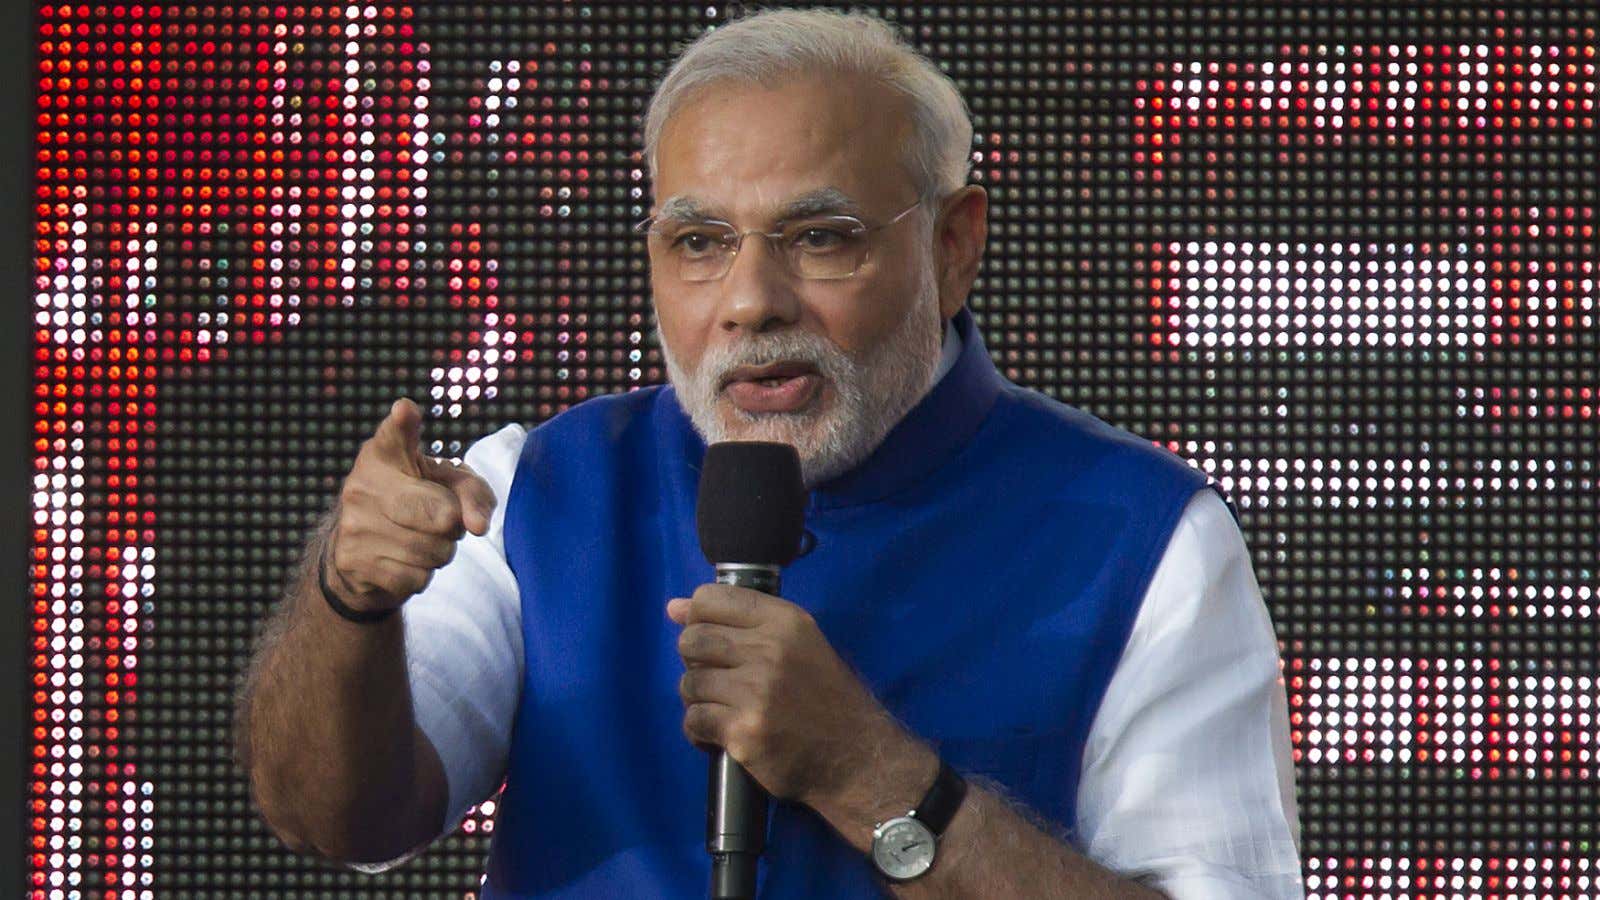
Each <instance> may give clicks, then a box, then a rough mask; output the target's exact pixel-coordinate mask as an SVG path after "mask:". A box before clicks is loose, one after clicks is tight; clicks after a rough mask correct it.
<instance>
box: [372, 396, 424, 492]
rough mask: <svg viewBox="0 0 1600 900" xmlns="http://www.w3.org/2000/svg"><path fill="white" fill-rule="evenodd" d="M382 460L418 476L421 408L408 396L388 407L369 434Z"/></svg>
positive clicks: (420, 446)
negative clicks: (374, 431)
mask: <svg viewBox="0 0 1600 900" xmlns="http://www.w3.org/2000/svg"><path fill="white" fill-rule="evenodd" d="M372 444H373V447H374V449H376V450H377V451H378V453H379V454H380V455H381V456H382V457H383V459H384V460H385V461H386V462H388V463H390V464H391V465H394V466H395V467H397V468H399V469H400V470H401V471H402V472H405V473H406V474H407V475H410V476H411V477H413V478H421V477H422V470H423V465H422V410H421V409H420V408H419V407H418V406H417V404H415V403H413V402H412V401H411V398H409V397H401V398H399V399H397V400H395V401H394V403H393V404H391V405H390V406H389V415H388V416H386V417H384V420H383V421H382V422H381V423H379V424H378V431H377V433H376V434H374V435H373V436H372Z"/></svg>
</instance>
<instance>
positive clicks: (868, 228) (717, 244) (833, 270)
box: [633, 200, 922, 281]
mask: <svg viewBox="0 0 1600 900" xmlns="http://www.w3.org/2000/svg"><path fill="white" fill-rule="evenodd" d="M921 205H922V201H921V200H918V201H917V202H916V203H913V204H911V205H910V206H908V207H906V208H905V210H904V211H902V212H901V213H900V214H899V215H897V216H895V217H894V218H892V219H890V220H889V221H887V222H884V223H882V224H880V225H867V224H865V223H863V222H862V221H861V220H860V219H858V218H856V217H855V216H808V217H806V218H803V219H796V220H794V221H792V222H786V223H785V224H784V226H783V227H782V228H781V229H779V230H777V231H762V230H761V229H759V228H752V229H748V230H745V231H738V230H736V229H734V227H733V226H732V225H731V224H729V223H727V222H723V221H719V220H716V219H707V220H703V221H695V222H678V221H671V220H669V221H666V222H660V221H658V220H657V217H656V216H651V217H650V218H648V219H645V220H644V221H642V222H640V223H638V224H637V225H635V226H633V230H634V231H635V232H636V233H641V234H645V235H647V236H648V240H649V246H650V253H651V255H652V256H653V257H654V258H655V260H656V264H657V265H659V266H662V267H664V268H665V269H666V274H667V275H669V276H671V277H673V278H676V279H678V280H679V281H716V280H718V279H720V278H722V276H724V275H726V274H728V271H729V270H730V269H732V268H733V258H734V257H735V256H737V255H739V248H740V247H741V246H743V244H744V239H745V238H746V237H747V236H749V235H752V234H759V235H761V236H762V237H764V238H766V239H768V240H769V241H773V242H774V244H775V246H776V247H777V248H778V250H779V251H780V252H779V254H778V257H779V258H780V259H781V260H782V261H783V263H784V265H785V266H787V267H788V270H789V272H790V273H791V274H793V275H796V276H798V277H800V278H804V279H808V280H820V281H828V280H834V279H839V278H849V277H850V276H852V275H854V274H856V273H857V272H859V271H860V270H861V267H862V266H863V265H865V264H866V262H867V257H868V251H869V250H870V249H871V242H870V241H869V240H868V236H869V235H870V234H872V233H873V232H875V231H878V230H880V229H884V228H888V227H889V226H890V225H893V224H895V223H896V222H898V221H900V220H901V219H904V218H905V217H906V216H908V215H910V214H911V211H912V210H914V209H916V208H917V207H918V206H921Z"/></svg>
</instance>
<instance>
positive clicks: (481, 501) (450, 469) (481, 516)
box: [422, 456, 499, 537]
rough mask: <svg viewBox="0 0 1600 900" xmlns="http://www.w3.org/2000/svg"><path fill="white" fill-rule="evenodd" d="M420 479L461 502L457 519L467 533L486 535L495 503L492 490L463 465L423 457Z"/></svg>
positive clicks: (479, 476)
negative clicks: (438, 485)
mask: <svg viewBox="0 0 1600 900" xmlns="http://www.w3.org/2000/svg"><path fill="white" fill-rule="evenodd" d="M422 459H423V463H422V466H423V468H422V477H424V478H426V479H428V480H429V481H433V482H437V483H439V484H442V485H444V486H445V487H447V488H449V489H450V490H451V491H452V492H453V493H454V494H455V495H456V497H457V498H458V499H459V500H460V502H461V516H462V519H463V520H464V521H465V523H466V526H467V530H468V531H471V532H472V533H473V534H476V535H478V536H480V537H481V536H483V535H485V534H487V533H488V532H489V517H490V516H492V515H494V508H495V506H496V505H498V502H499V501H498V500H497V499H496V497H495V495H494V489H493V488H491V487H489V482H487V481H484V480H483V476H481V475H479V474H478V473H477V472H474V471H473V470H472V467H471V466H469V465H467V464H466V463H452V462H450V461H449V460H447V459H435V458H434V457H431V456H424V457H423V458H422Z"/></svg>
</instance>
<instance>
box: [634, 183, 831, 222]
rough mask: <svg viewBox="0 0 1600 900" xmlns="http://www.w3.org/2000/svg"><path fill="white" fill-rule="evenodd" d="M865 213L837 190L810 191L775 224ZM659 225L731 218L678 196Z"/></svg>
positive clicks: (668, 203) (669, 203) (663, 209)
mask: <svg viewBox="0 0 1600 900" xmlns="http://www.w3.org/2000/svg"><path fill="white" fill-rule="evenodd" d="M861 213H862V209H861V205H860V204H859V203H857V202H856V201H855V200H853V199H852V198H851V197H850V195H849V194H846V193H845V192H844V191H841V190H839V189H838V188H835V187H824V188H817V189H816V190H814V191H807V192H806V193H804V194H801V195H800V196H798V197H795V198H794V199H792V200H790V201H789V202H787V203H785V204H783V206H781V207H779V209H778V217H777V219H775V220H774V224H776V223H778V222H786V221H788V220H790V219H800V218H804V217H806V216H819V215H829V216H838V215H845V216H857V217H859V216H860V215H861ZM656 219H657V220H658V221H660V220H671V221H674V222H680V223H683V222H704V221H706V220H707V219H720V220H724V221H725V220H726V219H727V216H726V215H725V214H724V213H723V212H722V210H721V209H720V208H719V207H716V206H713V205H710V204H706V203H702V202H701V201H700V200H697V199H696V198H694V197H690V196H686V195H682V194H680V195H676V196H672V197H668V198H667V201H666V202H665V203H663V204H661V212H660V213H659V214H658V215H657V216H656Z"/></svg>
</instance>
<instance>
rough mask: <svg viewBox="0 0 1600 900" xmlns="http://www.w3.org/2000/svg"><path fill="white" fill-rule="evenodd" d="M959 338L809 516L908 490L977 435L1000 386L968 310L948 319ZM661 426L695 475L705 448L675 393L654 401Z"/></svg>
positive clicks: (816, 497) (824, 489)
mask: <svg viewBox="0 0 1600 900" xmlns="http://www.w3.org/2000/svg"><path fill="white" fill-rule="evenodd" d="M951 322H952V324H954V325H955V328H956V332H957V333H958V334H959V335H960V338H961V351H960V355H959V356H957V357H956V360H955V365H954V366H952V367H951V369H950V370H949V371H948V372H946V373H945V375H944V377H942V378H940V379H939V380H938V382H937V383H935V384H934V386H933V387H932V388H931V389H929V391H928V392H927V393H926V394H925V395H923V397H922V399H921V400H919V401H918V402H917V403H916V405H914V406H913V407H911V409H910V411H908V412H907V413H906V414H905V416H904V417H903V418H901V420H900V421H899V422H898V423H896V424H895V426H894V427H893V428H891V429H890V430H889V433H888V435H886V436H885V437H884V439H883V442H882V443H880V444H879V445H878V447H877V449H875V450H873V451H872V453H871V454H870V455H869V456H868V457H867V458H866V459H865V460H863V461H862V462H861V463H860V464H858V465H857V466H856V467H855V468H853V469H851V470H850V471H848V472H845V473H843V474H841V475H839V476H838V477H836V478H833V479H832V480H830V481H826V482H823V483H822V484H819V485H817V486H816V487H815V488H813V489H812V490H811V499H810V507H809V508H810V509H812V510H825V509H837V508H842V507H850V506H860V505H862V504H866V503H872V502H875V501H878V500H882V499H884V498H886V497H889V496H892V495H894V494H897V493H899V492H901V491H903V490H907V489H909V488H911V487H913V486H915V485H916V484H917V483H919V482H920V481H922V480H923V479H924V478H926V477H927V476H928V475H930V474H932V473H933V472H934V471H935V470H937V469H938V468H939V467H940V466H942V465H944V464H945V463H946V462H948V461H949V460H950V459H952V458H953V457H954V456H955V455H956V454H957V453H958V452H960V450H961V448H962V447H964V446H965V445H966V444H967V442H968V441H970V440H971V439H972V436H973V435H974V434H976V433H977V431H978V426H980V425H982V424H983V420H984V418H985V417H986V416H987V415H988V414H989V409H990V408H991V407H992V406H993V405H994V401H995V398H996V397H998V396H999V395H1000V389H1001V388H1002V386H1003V385H1004V379H1003V378H1002V377H1001V375H1000V372H999V370H998V369H996V368H995V366H994V361H993V360H991V359H990V358H989V351H988V348H986V347H985V346H984V345H983V338H982V337H981V336H980V335H979V334H978V329H977V324H976V323H975V322H974V321H973V318H972V312H971V310H969V309H967V307H966V306H962V307H961V309H960V310H959V311H957V312H956V314H955V316H954V317H953V318H952V319H951ZM661 400H662V404H661V407H660V409H659V412H660V419H661V420H664V421H661V422H660V424H661V425H663V426H665V427H666V430H667V431H668V432H669V433H670V434H671V440H670V442H669V444H668V446H671V447H673V449H674V450H676V451H677V453H679V454H681V455H682V457H683V459H684V460H685V461H686V462H687V463H688V464H689V466H690V467H691V468H692V469H694V471H695V473H696V474H698V472H699V470H700V461H701V459H702V458H703V457H704V456H705V451H706V445H705V441H704V440H702V439H701V437H700V434H699V432H697V431H695V430H694V425H693V423H692V422H691V421H690V420H689V416H688V414H687V413H685V412H684V411H683V407H681V406H679V405H678V396H677V392H676V391H675V390H674V389H673V387H672V386H671V385H670V384H668V385H666V386H665V389H664V390H663V391H662V394H661Z"/></svg>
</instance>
